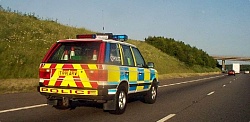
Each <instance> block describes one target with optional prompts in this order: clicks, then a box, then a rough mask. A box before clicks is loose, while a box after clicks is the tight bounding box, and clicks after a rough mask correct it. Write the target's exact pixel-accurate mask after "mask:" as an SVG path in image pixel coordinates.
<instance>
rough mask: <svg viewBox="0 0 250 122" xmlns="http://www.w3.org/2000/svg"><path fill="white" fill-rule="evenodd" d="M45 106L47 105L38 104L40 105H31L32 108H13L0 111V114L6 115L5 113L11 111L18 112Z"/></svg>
mask: <svg viewBox="0 0 250 122" xmlns="http://www.w3.org/2000/svg"><path fill="white" fill-rule="evenodd" d="M46 105H47V104H40V105H33V106H26V107H21V108H14V109H8V110H2V111H0V114H1V113H6V112H12V111H19V110H25V109H31V108H37V107H42V106H46Z"/></svg>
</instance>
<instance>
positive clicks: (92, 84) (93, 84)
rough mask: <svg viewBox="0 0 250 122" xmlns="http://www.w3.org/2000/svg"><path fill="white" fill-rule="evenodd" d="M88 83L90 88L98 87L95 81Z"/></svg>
mask: <svg viewBox="0 0 250 122" xmlns="http://www.w3.org/2000/svg"><path fill="white" fill-rule="evenodd" d="M90 84H91V86H92V88H94V89H97V88H98V84H97V82H90Z"/></svg>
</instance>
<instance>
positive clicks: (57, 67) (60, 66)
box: [55, 64, 64, 69]
mask: <svg viewBox="0 0 250 122" xmlns="http://www.w3.org/2000/svg"><path fill="white" fill-rule="evenodd" d="M63 65H64V64H57V65H56V67H55V68H56V69H62V67H63Z"/></svg>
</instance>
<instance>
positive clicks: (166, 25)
mask: <svg viewBox="0 0 250 122" xmlns="http://www.w3.org/2000/svg"><path fill="white" fill-rule="evenodd" d="M0 5H1V6H2V7H3V8H7V7H10V8H11V9H12V10H18V11H21V12H23V13H24V12H26V13H33V12H34V13H35V15H37V16H39V17H41V18H44V19H46V18H50V19H53V20H56V19H57V20H58V22H60V23H62V24H68V25H70V26H74V27H84V28H87V29H90V30H92V31H98V32H113V33H114V34H127V35H128V36H129V38H131V39H136V40H144V38H147V37H148V36H164V37H168V38H174V39H175V40H179V41H183V42H185V43H186V44H190V45H191V46H196V47H197V48H199V49H202V50H204V51H206V52H207V53H208V54H209V55H227V56H246V57H250V51H249V50H250V0H123V1H122V0H0ZM103 26H104V27H105V30H104V31H103Z"/></svg>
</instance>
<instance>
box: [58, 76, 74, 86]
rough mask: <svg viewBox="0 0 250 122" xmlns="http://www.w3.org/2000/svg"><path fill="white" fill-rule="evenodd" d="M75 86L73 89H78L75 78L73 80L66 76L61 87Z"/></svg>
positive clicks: (71, 77)
mask: <svg viewBox="0 0 250 122" xmlns="http://www.w3.org/2000/svg"><path fill="white" fill-rule="evenodd" d="M68 85H69V86H73V87H77V85H76V83H75V81H74V78H73V76H66V77H65V78H64V79H63V81H62V83H61V85H60V86H68Z"/></svg>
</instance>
